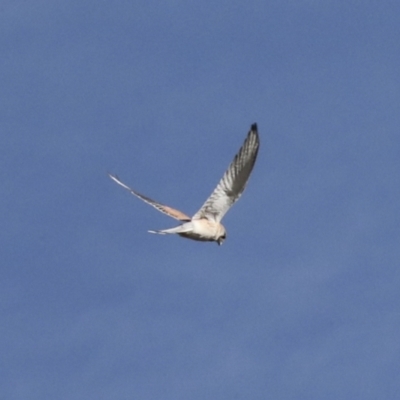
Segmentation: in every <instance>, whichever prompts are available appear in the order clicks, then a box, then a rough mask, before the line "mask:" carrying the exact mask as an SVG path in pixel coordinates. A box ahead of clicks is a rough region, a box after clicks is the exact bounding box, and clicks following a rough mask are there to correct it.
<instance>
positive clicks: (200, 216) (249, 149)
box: [109, 124, 260, 245]
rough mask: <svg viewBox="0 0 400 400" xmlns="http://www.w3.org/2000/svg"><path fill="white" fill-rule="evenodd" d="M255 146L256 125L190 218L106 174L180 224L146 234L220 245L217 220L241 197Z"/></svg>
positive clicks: (222, 233) (223, 235)
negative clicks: (167, 234) (204, 200)
mask: <svg viewBox="0 0 400 400" xmlns="http://www.w3.org/2000/svg"><path fill="white" fill-rule="evenodd" d="M259 146H260V139H259V137H258V131H257V124H253V125H251V128H250V131H249V133H248V134H247V137H246V139H245V141H244V143H243V145H242V147H241V148H240V150H239V152H238V153H237V154H236V156H235V158H234V159H233V161H232V163H231V165H230V166H229V168H228V169H227V170H226V172H225V174H224V176H223V177H222V179H221V180H220V182H219V183H218V185H217V187H216V188H215V189H214V191H213V192H212V193H211V196H210V197H209V198H208V199H207V200H206V202H205V203H204V204H203V205H202V206H201V208H200V210H199V211H197V213H196V214H194V215H193V217H191V218H190V217H188V216H187V215H186V214H184V213H183V212H181V211H179V210H175V209H174V208H172V207H169V206H166V205H163V204H161V203H158V202H156V201H154V200H152V199H150V198H149V197H146V196H144V195H142V194H140V193H138V192H136V191H135V190H133V189H131V188H130V187H129V186H127V185H125V184H124V183H122V182H121V181H120V180H119V178H118V177H117V176H115V175H111V174H109V176H110V178H111V179H112V180H113V181H115V182H116V183H118V185H121V186H122V187H123V188H125V189H127V190H129V191H130V192H131V193H132V194H133V195H135V196H136V197H139V199H141V200H143V201H144V202H146V203H147V204H150V205H151V206H153V207H154V208H156V209H157V210H158V211H160V212H162V213H164V214H167V215H169V216H170V217H172V218H175V219H177V220H178V221H181V222H182V224H181V225H179V226H177V227H175V228H171V229H164V230H159V231H149V232H150V233H158V234H161V235H165V234H166V233H171V234H173V233H176V234H178V235H179V236H182V237H184V238H188V239H192V240H199V241H203V242H217V243H218V244H219V245H221V244H222V243H223V241H224V240H225V239H226V229H225V228H224V226H223V225H222V224H221V220H222V218H223V216H224V215H225V214H226V212H227V211H228V210H229V208H230V207H231V206H232V205H233V204H234V203H235V202H236V201H237V200H238V199H239V197H240V196H241V194H242V193H243V191H244V189H245V187H246V184H247V181H248V179H249V176H250V174H251V171H252V170H253V167H254V164H255V162H256V158H257V153H258V148H259Z"/></svg>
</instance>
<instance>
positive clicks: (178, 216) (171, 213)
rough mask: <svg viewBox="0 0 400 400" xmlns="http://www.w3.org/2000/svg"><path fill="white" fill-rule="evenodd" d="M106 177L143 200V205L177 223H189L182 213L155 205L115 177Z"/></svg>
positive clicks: (188, 218)
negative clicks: (145, 204) (148, 205)
mask: <svg viewBox="0 0 400 400" xmlns="http://www.w3.org/2000/svg"><path fill="white" fill-rule="evenodd" d="M108 176H109V177H110V178H111V179H112V180H113V181H114V182H116V183H118V185H121V186H122V187H123V188H125V189H127V190H129V191H130V192H131V193H132V194H133V195H135V196H136V197H139V199H141V200H143V201H144V202H145V203H147V204H150V205H151V206H153V207H154V208H155V209H157V210H158V211H160V212H162V213H164V214H167V215H168V216H170V217H172V218H175V219H177V220H179V221H190V220H191V218H190V217H188V216H187V215H186V214H184V213H183V212H181V211H179V210H175V209H174V208H172V207H168V206H165V205H164V204H160V203H157V202H156V201H154V200H152V199H150V198H149V197H146V196H143V195H142V194H140V193H138V192H136V191H135V190H133V189H131V188H130V187H129V186H127V185H125V183H122V182H121V181H120V180H119V178H118V177H117V176H116V175H111V174H108Z"/></svg>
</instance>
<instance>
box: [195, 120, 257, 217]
mask: <svg viewBox="0 0 400 400" xmlns="http://www.w3.org/2000/svg"><path fill="white" fill-rule="evenodd" d="M259 146H260V139H259V136H258V131H257V124H253V125H252V126H251V129H250V131H249V133H248V134H247V137H246V140H245V141H244V143H243V146H242V147H241V148H240V150H239V152H238V153H237V154H236V156H235V158H234V159H233V161H232V163H231V165H230V166H229V168H228V169H227V171H226V172H225V174H224V176H223V177H222V179H221V180H220V182H219V183H218V185H217V187H216V188H215V189H214V191H213V193H212V194H211V196H210V197H209V198H208V199H207V200H206V202H205V203H204V204H203V206H202V207H201V208H200V210H199V211H197V213H196V214H195V215H194V216H193V219H201V218H207V219H209V220H214V221H217V222H220V221H221V219H222V218H223V216H224V215H225V214H226V212H227V211H228V210H229V208H230V207H231V206H232V205H233V204H234V203H235V202H236V201H237V200H238V199H239V197H240V196H241V194H242V193H243V191H244V189H245V187H246V183H247V181H248V179H249V177H250V174H251V171H252V170H253V167H254V164H255V162H256V158H257V154H258V148H259Z"/></svg>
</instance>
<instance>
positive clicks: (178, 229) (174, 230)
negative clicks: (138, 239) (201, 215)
mask: <svg viewBox="0 0 400 400" xmlns="http://www.w3.org/2000/svg"><path fill="white" fill-rule="evenodd" d="M192 230H193V227H192V223H191V222H188V223H186V224H182V225H179V226H176V227H175V228H170V229H162V230H158V231H153V230H151V231H148V232H149V233H157V234H159V235H166V234H167V233H170V234H174V233H185V232H190V231H192Z"/></svg>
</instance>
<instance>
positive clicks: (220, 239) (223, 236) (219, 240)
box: [217, 225, 226, 246]
mask: <svg viewBox="0 0 400 400" xmlns="http://www.w3.org/2000/svg"><path fill="white" fill-rule="evenodd" d="M221 228H222V229H221V232H220V234H219V236H218V238H217V243H218V246H221V244H222V243H224V240H225V239H226V230H225V228H224V227H223V226H222V225H221Z"/></svg>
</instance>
